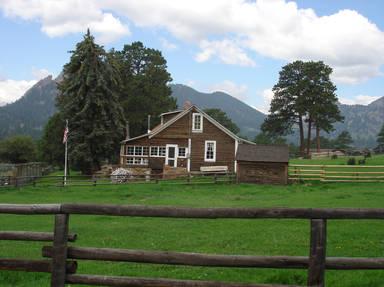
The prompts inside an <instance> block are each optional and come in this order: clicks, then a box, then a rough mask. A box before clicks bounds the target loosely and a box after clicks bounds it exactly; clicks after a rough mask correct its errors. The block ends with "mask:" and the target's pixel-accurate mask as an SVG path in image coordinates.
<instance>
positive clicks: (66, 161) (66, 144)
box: [64, 120, 68, 185]
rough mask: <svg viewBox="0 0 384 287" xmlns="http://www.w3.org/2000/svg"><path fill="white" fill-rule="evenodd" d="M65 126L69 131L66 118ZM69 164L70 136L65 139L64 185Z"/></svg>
mask: <svg viewBox="0 0 384 287" xmlns="http://www.w3.org/2000/svg"><path fill="white" fill-rule="evenodd" d="M65 128H66V130H67V131H68V120H66V126H65ZM67 166H68V136H67V138H66V141H65V162H64V185H67Z"/></svg>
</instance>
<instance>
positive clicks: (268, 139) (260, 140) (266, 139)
mask: <svg viewBox="0 0 384 287" xmlns="http://www.w3.org/2000/svg"><path fill="white" fill-rule="evenodd" d="M253 142H255V143H257V144H286V139H285V138H283V137H273V136H271V135H270V134H268V133H265V132H261V133H259V134H258V135H257V136H256V137H255V139H254V140H253Z"/></svg>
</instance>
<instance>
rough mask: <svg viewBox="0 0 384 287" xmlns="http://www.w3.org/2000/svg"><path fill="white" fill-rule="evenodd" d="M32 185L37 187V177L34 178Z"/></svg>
mask: <svg viewBox="0 0 384 287" xmlns="http://www.w3.org/2000/svg"><path fill="white" fill-rule="evenodd" d="M32 185H33V187H35V186H36V177H35V176H34V177H33V178H32Z"/></svg>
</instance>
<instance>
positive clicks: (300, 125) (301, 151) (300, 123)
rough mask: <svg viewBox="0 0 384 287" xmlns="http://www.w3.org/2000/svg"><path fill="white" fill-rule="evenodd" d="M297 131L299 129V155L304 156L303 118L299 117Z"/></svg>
mask: <svg viewBox="0 0 384 287" xmlns="http://www.w3.org/2000/svg"><path fill="white" fill-rule="evenodd" d="M299 129H300V155H301V156H304V154H305V146H304V127H303V118H302V116H301V115H299Z"/></svg>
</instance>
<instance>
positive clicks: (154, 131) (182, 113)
mask: <svg viewBox="0 0 384 287" xmlns="http://www.w3.org/2000/svg"><path fill="white" fill-rule="evenodd" d="M193 109H195V110H196V111H197V112H199V113H201V114H202V115H203V116H204V117H205V118H206V119H207V120H208V121H210V122H211V123H212V124H214V125H215V126H216V127H218V128H219V129H220V130H222V131H223V132H224V133H226V134H227V135H228V136H230V137H232V138H233V139H235V140H237V141H240V142H244V143H248V144H250V145H255V143H254V142H251V141H248V140H246V139H242V138H240V137H238V136H237V135H235V134H234V133H233V132H231V131H230V130H228V129H227V128H226V127H224V126H223V125H221V124H220V123H219V122H217V121H216V120H215V119H213V118H212V117H211V116H209V115H208V114H207V113H206V112H204V111H203V110H201V109H199V108H198V107H196V106H194V105H192V106H190V107H189V108H188V109H185V110H181V111H180V110H179V111H174V112H168V113H164V114H170V113H177V112H178V113H179V114H177V115H176V116H175V117H173V118H172V119H170V120H169V121H167V122H166V123H164V124H162V125H158V126H156V127H155V128H154V129H152V131H151V132H149V133H147V134H144V135H141V136H138V137H135V138H131V139H127V140H124V141H122V143H125V142H129V141H132V140H135V139H138V138H142V137H146V136H148V137H149V138H152V137H154V136H155V135H157V134H158V133H160V132H161V131H163V130H165V129H166V128H167V127H169V126H170V125H172V124H173V123H175V122H176V121H178V120H179V119H181V118H182V117H184V116H185V115H186V114H188V113H189V112H190V111H191V110H193ZM164 114H162V115H164Z"/></svg>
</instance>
